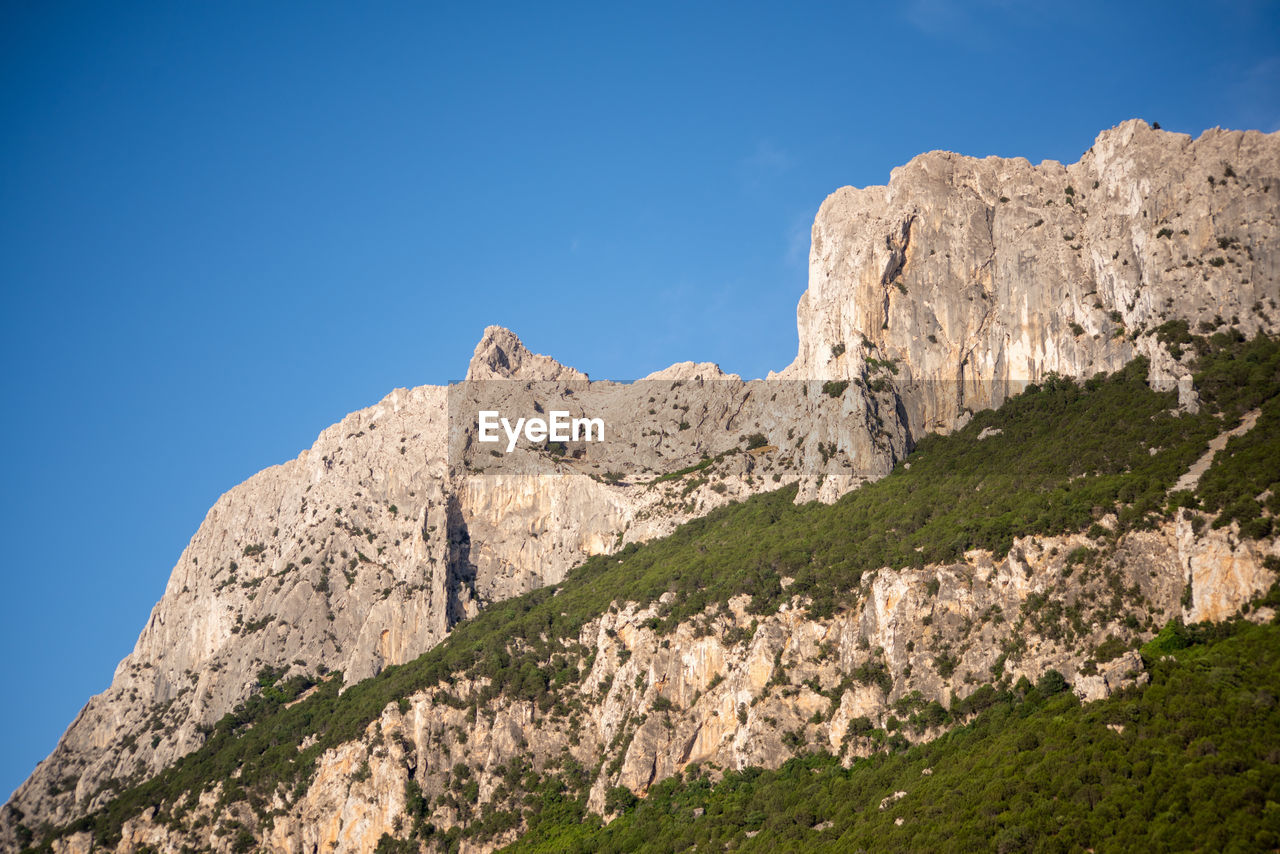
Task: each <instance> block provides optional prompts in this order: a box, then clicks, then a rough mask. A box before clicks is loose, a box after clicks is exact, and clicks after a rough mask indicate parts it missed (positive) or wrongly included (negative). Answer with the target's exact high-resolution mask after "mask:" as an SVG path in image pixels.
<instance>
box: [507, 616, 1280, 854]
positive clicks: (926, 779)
mask: <svg viewBox="0 0 1280 854" xmlns="http://www.w3.org/2000/svg"><path fill="white" fill-rule="evenodd" d="M1182 631H1183V634H1184V635H1186V636H1185V637H1183V638H1182V642H1181V643H1180V644H1179V645H1178V646H1177V648H1176V649H1172V650H1168V651H1166V652H1165V653H1162V654H1161V656H1159V657H1154V658H1152V660H1151V661H1150V665H1151V676H1152V681H1151V684H1150V685H1148V686H1147V687H1146V688H1144V689H1140V690H1130V691H1128V692H1126V693H1124V694H1122V695H1118V696H1115V697H1112V698H1110V699H1107V700H1104V701H1101V702H1098V703H1094V704H1090V705H1088V706H1081V705H1080V704H1079V702H1078V701H1077V700H1076V699H1075V697H1074V696H1073V695H1072V694H1071V693H1069V692H1064V691H1062V685H1061V684H1060V681H1059V680H1060V678H1061V677H1059V680H1051V679H1045V680H1042V682H1041V684H1039V685H1037V686H1036V687H1035V688H1032V687H1030V686H1027V685H1025V684H1024V685H1023V686H1022V687H1021V688H1014V689H1013V690H1011V691H1005V692H992V693H991V695H990V696H989V697H988V698H987V702H988V707H987V708H986V709H985V710H984V711H983V712H982V713H981V714H980V715H978V717H977V718H976V719H974V720H973V721H972V722H971V723H970V724H968V725H967V726H964V727H960V728H957V729H954V730H952V731H950V732H948V733H947V734H946V735H943V736H942V737H941V738H938V739H936V740H934V741H932V742H929V743H926V744H922V745H919V746H916V747H912V748H910V749H908V750H905V751H903V752H899V753H893V754H878V755H875V756H873V757H871V758H869V759H861V760H858V761H856V762H855V763H854V765H853V767H851V768H849V769H847V770H846V769H844V768H842V767H841V765H840V763H839V762H838V761H837V760H836V759H834V758H833V757H831V756H829V755H827V754H814V755H807V756H801V757H798V758H796V759H793V760H791V761H790V762H788V763H786V764H785V765H784V766H782V768H780V769H778V770H777V771H762V770H760V769H747V770H745V771H742V772H739V773H731V774H728V775H726V776H725V777H724V779H722V780H721V781H719V782H716V783H713V782H712V781H711V780H709V779H708V778H707V777H706V776H705V775H702V774H700V773H699V772H698V771H697V769H696V768H695V769H690V771H687V772H686V774H685V775H684V776H683V777H677V778H672V779H669V780H667V781H665V782H663V783H660V784H658V785H656V786H654V787H653V788H652V789H650V791H649V793H648V796H647V797H646V798H645V799H644V800H637V801H632V800H631V799H628V798H627V797H626V795H625V794H623V793H618V794H614V792H610V797H611V800H612V802H613V803H614V804H615V805H617V806H618V811H619V812H621V813H622V815H620V816H619V817H618V818H617V819H616V820H615V821H613V822H612V823H611V824H609V825H608V826H607V827H606V826H602V824H601V822H600V821H599V820H598V819H596V818H595V817H594V816H589V815H585V814H579V815H576V816H573V817H572V818H571V819H570V820H568V821H564V822H562V823H559V824H551V823H547V822H544V823H542V824H541V825H539V826H538V827H537V828H534V829H532V830H531V831H530V832H529V833H527V834H526V835H525V836H523V837H522V838H521V839H520V840H518V841H517V843H516V844H514V845H512V846H510V847H508V848H506V849H504V850H506V851H511V852H551V851H555V852H588V851H590V852H623V851H626V852H632V851H646V852H677V851H692V850H695V849H696V850H698V851H718V850H721V849H722V848H723V847H725V846H726V845H728V846H730V847H732V848H733V850H746V851H800V850H804V851H857V850H864V851H991V850H995V851H1000V852H1012V851H1082V850H1089V849H1094V848H1096V849H1097V850H1100V851H1102V850H1106V851H1170V850H1199V851H1269V850H1274V849H1275V848H1276V847H1277V846H1280V807H1278V806H1277V804H1280V747H1277V745H1280V703H1278V702H1277V699H1276V695H1275V686H1276V685H1278V684H1280V627H1277V626H1275V625H1269V626H1253V625H1250V624H1248V623H1236V624H1231V625H1227V626H1222V627H1189V629H1182ZM1169 654H1172V655H1176V658H1172V657H1171V658H1165V657H1163V656H1164V655H1169ZM1117 730H1119V731H1117ZM690 772H692V773H690ZM614 791H615V792H616V790H614ZM895 792H906V795H905V796H904V797H903V798H901V799H900V800H897V801H892V802H890V803H888V804H886V806H885V808H884V809H881V808H880V804H881V801H882V799H884V798H886V797H889V796H891V795H892V794H893V793H895ZM899 821H901V824H898V822H899Z"/></svg>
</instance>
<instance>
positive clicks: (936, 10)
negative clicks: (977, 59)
mask: <svg viewBox="0 0 1280 854" xmlns="http://www.w3.org/2000/svg"><path fill="white" fill-rule="evenodd" d="M1054 11H1055V9H1054V7H1053V6H1052V5H1051V4H1047V3H1036V2H1029V0H976V2H963V0H908V2H907V3H906V4H905V5H904V6H903V7H902V14H903V16H904V17H905V19H906V21H907V23H908V24H910V25H911V26H912V27H915V28H916V29H917V30H919V31H920V32H921V33H924V34H925V35H928V36H932V37H934V38H939V39H945V40H947V41H954V42H965V43H968V44H972V45H973V46H975V47H980V46H983V45H986V44H988V43H989V42H991V41H993V40H994V39H995V29H994V28H995V26H996V25H997V24H1007V23H1008V22H1010V21H1013V22H1015V23H1017V24H1019V25H1021V26H1042V25H1045V24H1047V23H1049V22H1050V21H1049V18H1050V17H1051V15H1052V14H1053V13H1054Z"/></svg>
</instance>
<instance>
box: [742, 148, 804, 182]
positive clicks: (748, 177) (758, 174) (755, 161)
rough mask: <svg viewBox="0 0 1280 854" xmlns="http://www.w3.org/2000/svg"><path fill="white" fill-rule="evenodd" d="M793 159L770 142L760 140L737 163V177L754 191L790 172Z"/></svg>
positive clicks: (793, 162)
mask: <svg viewBox="0 0 1280 854" xmlns="http://www.w3.org/2000/svg"><path fill="white" fill-rule="evenodd" d="M794 166H795V158H793V157H792V156H791V155H790V154H788V153H787V152H786V151H784V150H783V149H781V148H779V147H778V146H776V145H774V144H773V142H771V141H770V140H760V141H759V142H757V143H756V147H755V149H754V150H752V152H751V153H750V154H748V155H747V156H746V157H743V158H741V159H740V160H739V161H738V177H739V179H740V180H741V181H742V183H743V185H744V186H746V187H747V188H748V189H754V188H757V187H759V186H761V185H762V184H764V183H765V182H766V181H770V180H772V179H774V178H777V177H778V176H780V175H783V174H785V173H787V172H788V171H790V170H791V169H792V168H793V167H794Z"/></svg>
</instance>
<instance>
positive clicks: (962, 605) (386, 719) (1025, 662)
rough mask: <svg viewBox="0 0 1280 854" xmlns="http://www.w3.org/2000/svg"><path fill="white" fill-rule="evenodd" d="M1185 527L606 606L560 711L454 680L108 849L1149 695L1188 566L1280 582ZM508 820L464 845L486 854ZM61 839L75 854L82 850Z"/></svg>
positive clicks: (626, 777) (918, 736) (137, 824)
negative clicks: (720, 594)
mask: <svg viewBox="0 0 1280 854" xmlns="http://www.w3.org/2000/svg"><path fill="white" fill-rule="evenodd" d="M1186 521H1187V520H1186V519H1183V520H1182V521H1179V522H1171V523H1167V524H1166V525H1164V526H1163V527H1161V528H1159V529H1157V530H1154V531H1146V532H1136V533H1131V534H1127V535H1125V536H1123V537H1121V538H1120V539H1119V540H1118V541H1116V542H1115V543H1114V544H1112V545H1110V546H1107V547H1105V548H1103V549H1102V550H1101V551H1100V552H1099V553H1098V555H1097V557H1096V558H1094V559H1092V560H1091V561H1090V562H1088V563H1086V564H1083V565H1074V562H1073V561H1072V560H1071V559H1070V558H1069V557H1068V556H1069V555H1070V554H1071V553H1072V552H1073V551H1075V550H1076V549H1078V548H1080V547H1082V546H1087V547H1097V546H1099V545H1100V544H1099V543H1096V542H1093V541H1090V540H1088V539H1087V538H1085V537H1082V536H1078V535H1077V536H1069V537H1053V538H1026V539H1022V540H1018V541H1016V542H1015V544H1014V547H1013V549H1012V550H1011V551H1010V553H1009V554H1008V555H1007V556H1006V557H1004V558H1002V559H999V560H996V559H993V558H992V556H991V555H990V554H989V553H986V552H980V551H979V552H972V553H970V554H968V555H966V557H965V560H964V561H963V562H960V563H956V564H950V565H942V566H928V567H925V568H923V569H920V570H908V571H892V570H887V569H882V570H880V571H879V572H876V573H871V574H868V575H867V576H864V579H863V582H862V584H861V587H860V588H859V589H858V590H857V591H854V592H855V594H856V598H857V604H856V605H855V606H854V607H852V608H851V609H849V610H848V611H846V612H844V613H841V614H838V615H837V616H835V617H831V618H825V619H815V618H813V617H811V616H810V615H809V614H808V613H807V612H806V610H805V602H804V601H803V600H802V599H799V598H796V599H793V601H792V602H791V603H790V605H789V606H786V607H784V608H783V609H782V610H781V611H780V612H778V613H777V614H773V615H770V616H760V617H757V616H752V615H751V614H749V613H748V611H747V599H748V597H745V596H744V597H739V598H738V599H735V600H733V601H731V602H730V604H729V607H728V608H718V607H716V608H712V609H708V610H707V611H705V612H703V613H702V614H700V615H699V616H697V617H696V618H694V619H692V620H689V621H687V622H685V623H682V624H681V625H679V626H677V627H676V628H675V629H674V631H672V632H670V633H668V634H665V635H659V634H657V633H656V632H655V630H654V629H653V628H652V625H653V622H654V621H653V619H652V618H654V617H655V616H657V615H658V614H659V613H660V611H661V606H662V604H663V603H661V602H659V603H655V604H654V605H651V606H649V607H644V608H640V607H636V606H635V605H634V604H627V603H617V605H618V607H616V608H611V609H610V611H609V612H607V613H605V614H603V615H602V616H601V617H600V618H598V619H596V620H594V621H592V622H590V623H588V624H587V625H586V626H585V627H584V628H583V629H582V631H581V633H580V636H579V637H578V638H577V639H576V641H577V643H573V642H566V643H565V644H564V645H563V648H564V655H565V656H566V658H567V659H568V663H569V664H570V665H571V666H576V667H581V668H582V672H583V676H582V678H581V679H580V680H578V681H577V683H576V684H573V685H569V686H566V687H565V688H564V689H562V690H561V691H560V692H559V693H558V694H557V695H556V697H555V702H554V704H550V703H548V704H543V705H539V704H537V703H534V702H529V701H513V700H509V699H505V698H501V697H500V698H498V699H495V700H492V701H489V702H487V703H485V704H482V705H480V706H479V708H478V709H473V708H472V703H473V702H474V696H475V693H476V692H478V690H479V689H480V688H482V687H483V682H482V681H475V680H473V679H472V678H470V677H467V676H466V675H465V674H457V675H456V677H455V678H454V679H452V680H449V682H448V683H447V685H446V686H445V687H444V688H443V690H442V689H441V688H440V687H437V688H433V689H430V690H426V691H421V692H418V693H415V694H413V695H411V696H409V697H407V698H404V700H403V701H401V702H398V703H392V704H389V705H388V706H387V707H386V708H385V709H384V710H383V711H382V714H381V716H380V717H379V718H378V719H377V720H375V721H373V722H372V723H371V724H370V725H369V726H368V727H367V728H366V730H365V733H364V735H363V737H362V738H361V739H359V740H357V741H352V742H349V743H346V744H343V745H341V746H339V747H336V748H334V749H332V750H330V751H328V752H327V753H325V754H324V755H323V756H322V757H321V759H320V762H319V765H318V769H317V771H316V774H315V776H314V778H313V780H312V782H311V785H310V787H309V788H308V789H307V791H306V793H305V794H304V795H303V796H302V797H301V798H300V799H298V800H296V801H294V802H290V801H289V800H288V799H287V798H284V797H279V796H278V797H277V798H276V801H275V803H274V804H273V810H274V811H275V813H274V816H273V818H272V819H271V821H270V823H269V824H261V823H259V821H258V820H257V819H256V818H255V817H254V815H253V813H252V811H251V810H249V809H248V807H247V805H233V806H232V807H231V808H230V809H228V808H225V807H224V808H221V809H216V808H215V806H214V802H215V798H214V797H213V795H212V793H210V794H206V795H205V796H204V798H203V800H202V804H203V806H201V807H200V808H197V809H195V810H193V811H190V812H187V813H185V815H183V816H182V817H181V818H180V819H179V820H178V821H177V822H176V824H175V822H174V821H173V820H172V819H170V820H169V821H168V822H167V823H163V824H162V823H158V822H157V821H155V820H154V816H153V815H152V814H148V815H143V816H141V817H139V818H137V819H134V820H132V821H130V822H129V823H128V824H127V825H126V828H125V834H124V841H122V843H121V844H120V846H119V847H118V849H117V850H118V851H121V852H132V851H137V850H139V849H140V848H141V846H142V845H151V846H154V847H157V848H160V849H162V850H178V849H179V848H181V846H182V845H183V844H190V843H197V844H207V845H210V846H211V847H212V848H213V850H218V851H222V850H229V846H230V844H231V841H232V840H231V835H230V834H229V833H227V834H225V835H222V836H221V837H219V836H217V835H215V836H214V837H213V839H212V841H211V842H209V841H208V828H209V827H214V826H218V825H219V824H220V823H221V824H222V825H223V826H226V825H227V824H228V822H229V821H230V820H235V821H239V822H241V823H243V824H244V825H245V826H247V827H250V828H254V830H253V836H254V839H255V840H257V841H258V842H259V843H260V844H261V846H262V847H263V849H264V850H268V851H272V852H281V854H284V852H290V854H296V853H297V852H307V851H315V850H319V851H336V852H347V851H350V852H355V851H370V850H372V849H373V848H374V847H375V846H376V845H377V843H378V841H379V840H380V839H381V838H382V836H383V835H384V834H387V835H390V836H392V837H405V836H407V835H408V833H409V830H410V826H411V821H412V816H411V815H410V812H409V810H408V807H407V804H406V797H407V792H408V791H409V790H408V788H407V787H406V784H407V783H409V782H410V781H412V783H413V784H414V785H416V786H418V787H419V788H420V790H421V792H422V794H423V797H424V799H425V803H426V804H427V807H426V809H427V810H428V813H427V814H426V816H425V817H426V818H427V819H428V820H429V821H430V822H431V823H432V824H433V825H434V826H435V828H436V829H437V830H438V831H445V830H447V829H449V828H451V827H455V826H461V825H465V824H468V823H469V822H470V821H472V820H475V819H476V818H478V817H479V815H480V814H481V813H483V812H485V811H486V810H487V809H488V810H499V811H504V810H510V809H513V808H514V809H516V810H517V813H518V803H519V801H518V793H517V792H514V791H513V790H512V786H513V784H512V782H511V781H512V776H511V775H512V773H513V772H512V770H511V769H512V768H517V769H521V770H519V771H518V772H516V775H517V779H518V778H520V777H523V776H524V775H525V774H527V773H529V772H532V773H534V774H535V775H540V774H543V773H549V772H550V771H551V770H552V769H554V768H556V767H563V763H564V761H565V759H566V757H569V758H571V759H572V760H574V761H576V762H577V763H579V764H580V766H581V767H582V768H585V769H595V770H594V771H592V772H591V773H592V774H594V776H593V777H591V779H590V780H589V782H588V783H587V790H588V791H589V798H588V803H589V805H590V807H591V809H593V810H595V811H597V812H600V813H604V812H606V811H607V810H606V806H605V796H606V793H607V792H608V791H609V790H610V789H611V788H612V787H614V786H625V787H627V788H629V789H631V790H632V791H634V792H636V793H638V794H641V795H643V794H644V793H645V791H646V790H647V789H648V788H649V787H650V786H653V785H654V784H656V783H659V782H661V781H662V780H664V779H667V778H668V777H671V776H673V775H675V774H677V773H680V772H682V771H683V770H684V769H685V768H687V767H689V766H690V765H695V764H696V765H698V766H700V767H702V768H704V769H707V770H710V771H711V772H712V773H713V774H718V773H720V772H722V771H726V770H739V769H742V768H746V767H748V766H761V767H767V768H774V767H777V766H779V765H780V764H782V762H784V761H785V760H786V759H788V758H790V757H791V756H793V755H795V754H796V753H797V752H800V751H806V750H816V749H821V750H827V751H830V752H831V753H833V754H835V755H837V756H841V757H842V758H843V759H844V761H845V762H846V763H848V762H852V760H853V759H854V758H856V757H858V756H865V755H868V754H869V753H871V752H873V751H875V750H878V749H881V747H882V745H883V743H884V742H885V740H886V739H889V738H893V737H901V738H905V739H907V740H908V741H921V740H926V739H929V738H932V737H934V736H936V735H937V734H938V733H939V732H941V731H942V729H943V726H944V723H943V722H944V720H945V719H946V715H945V714H943V711H944V710H951V711H954V712H956V713H957V714H959V715H960V716H961V717H963V716H964V714H966V713H965V712H962V711H960V710H961V709H963V708H964V703H965V702H966V698H969V697H971V696H976V695H975V691H976V690H977V689H978V688H979V687H980V686H981V685H983V684H989V683H992V682H996V681H1003V683H1004V684H1006V685H1011V684H1014V683H1016V682H1018V680H1020V679H1021V678H1023V677H1025V678H1026V679H1027V680H1028V681H1029V682H1032V683H1034V682H1037V681H1038V680H1039V679H1040V678H1041V677H1042V676H1044V674H1045V673H1047V672H1048V671H1049V670H1051V669H1052V670H1057V671H1058V672H1060V673H1061V674H1063V676H1065V678H1066V680H1067V682H1068V683H1069V684H1071V686H1072V688H1073V689H1074V690H1075V691H1076V693H1077V694H1079V695H1080V696H1081V697H1082V699H1085V700H1096V699H1101V698H1104V697H1106V696H1108V695H1110V694H1111V693H1113V692H1115V691H1116V690H1119V689H1121V688H1123V687H1126V686H1131V685H1135V684H1142V683H1144V682H1145V681H1146V679H1147V675H1146V672H1145V670H1144V665H1143V662H1142V658H1141V657H1140V656H1139V655H1138V654H1137V652H1136V651H1135V650H1134V649H1133V646H1134V645H1135V644H1136V643H1138V642H1140V641H1142V640H1143V639H1145V638H1147V637H1149V636H1150V635H1151V634H1152V633H1153V631H1154V628H1155V627H1156V626H1158V625H1162V624H1163V623H1164V622H1165V621H1166V620H1167V619H1169V618H1171V617H1174V616H1182V617H1185V618H1189V619H1194V618H1195V617H1197V616H1204V615H1205V613H1204V612H1203V611H1202V610H1201V606H1200V605H1199V604H1192V605H1191V606H1190V607H1189V608H1188V607H1184V605H1183V594H1184V589H1185V587H1184V585H1185V584H1186V578H1187V576H1186V566H1187V563H1188V561H1191V562H1194V561H1196V560H1198V559H1201V558H1202V557H1204V556H1206V555H1215V556H1220V555H1222V554H1229V555H1230V556H1231V558H1232V560H1233V561H1234V566H1235V570H1233V573H1232V578H1233V579H1235V580H1238V581H1239V582H1240V583H1239V584H1234V583H1233V584H1228V585H1226V586H1222V585H1220V584H1218V583H1217V582H1215V581H1213V580H1208V579H1204V578H1201V577H1199V576H1196V575H1195V574H1194V573H1193V575H1192V577H1191V581H1190V584H1191V591H1192V594H1193V597H1194V599H1195V601H1196V602H1199V601H1200V600H1201V598H1202V597H1208V596H1213V597H1216V598H1215V601H1216V602H1218V603H1219V605H1220V606H1221V608H1230V609H1231V611H1232V612H1234V611H1236V610H1237V609H1239V608H1240V606H1241V605H1242V604H1244V603H1245V602H1247V601H1248V600H1249V599H1251V598H1253V597H1254V596H1256V595H1257V594H1258V593H1259V592H1261V591H1263V590H1265V589H1266V587H1268V586H1269V585H1270V584H1271V583H1272V582H1273V581H1274V580H1275V574H1274V573H1273V572H1271V571H1270V570H1268V569H1267V568H1266V567H1265V566H1264V562H1263V561H1264V558H1265V557H1266V556H1267V555H1274V554H1276V552H1277V551H1278V549H1277V546H1276V544H1275V543H1271V544H1258V543H1250V542H1245V543H1241V542H1238V541H1236V540H1235V537H1234V536H1233V534H1232V532H1231V531H1230V530H1227V529H1223V530H1212V529H1209V530H1206V531H1204V532H1203V533H1202V535H1201V536H1199V537H1196V536H1190V537H1189V536H1187V531H1186V530H1185V528H1184V523H1186ZM1073 565H1074V571H1073ZM1211 591H1212V592H1211ZM670 595H672V594H668V596H670ZM1117 602H1118V603H1119V604H1118V605H1117V604H1116V603H1117ZM1213 616H1217V617H1221V616H1226V614H1225V613H1215V614H1214V615H1213ZM1255 616H1258V615H1255ZM975 708H980V707H979V706H976V705H975ZM473 784H474V785H473ZM516 788H517V789H518V787H516ZM885 795H886V797H887V798H892V797H893V793H892V792H886V793H885ZM518 826H519V825H518V822H517V824H516V825H514V826H513V828H512V829H510V830H508V831H505V832H502V833H499V834H497V835H493V836H481V837H477V838H474V839H470V840H468V841H467V843H466V844H467V845H468V847H467V850H470V851H487V850H492V849H493V848H494V847H497V845H499V844H501V843H503V842H505V841H509V840H510V838H512V837H513V836H514V834H515V833H516V832H517V830H518ZM60 844H61V845H62V846H63V847H62V848H61V849H60V850H66V851H72V850H76V847H75V846H76V844H77V840H75V839H71V840H68V841H67V842H65V843H60Z"/></svg>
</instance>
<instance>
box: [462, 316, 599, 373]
mask: <svg viewBox="0 0 1280 854" xmlns="http://www.w3.org/2000/svg"><path fill="white" fill-rule="evenodd" d="M467 379H468V380H529V381H533V382H568V381H572V380H580V381H586V380H587V375H586V374H584V373H583V372H582V371H579V370H576V369H574V368H570V367H566V366H565V365H562V364H560V363H559V362H557V361H556V360H555V359H553V358H551V357H550V356H543V355H540V354H538V353H534V352H531V351H530V350H529V348H528V347H526V346H524V342H523V341H521V340H520V339H519V337H517V336H516V334H515V333H514V332H512V331H511V330H510V329H507V328H505V327H502V326H488V327H486V328H485V330H484V334H483V335H482V336H480V343H478V344H476V349H475V353H474V354H473V355H472V356H471V364H470V365H469V366H468V367H467Z"/></svg>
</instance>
